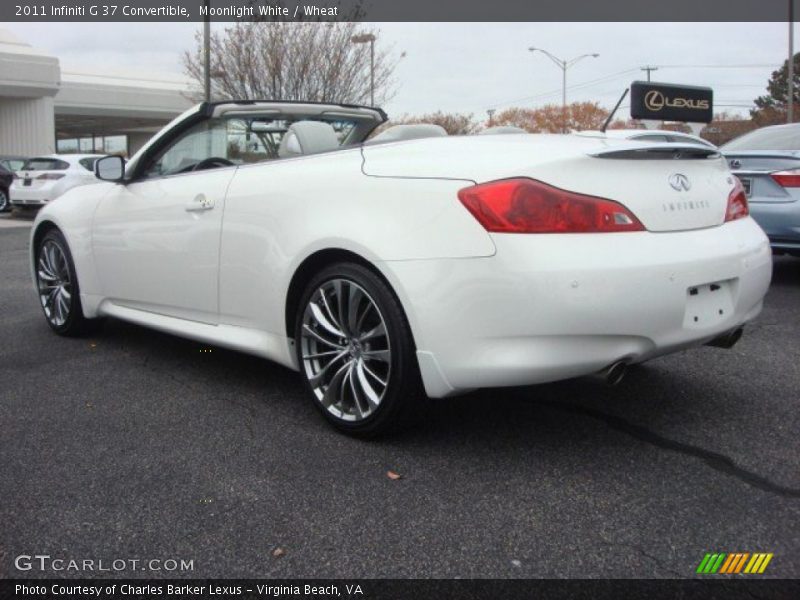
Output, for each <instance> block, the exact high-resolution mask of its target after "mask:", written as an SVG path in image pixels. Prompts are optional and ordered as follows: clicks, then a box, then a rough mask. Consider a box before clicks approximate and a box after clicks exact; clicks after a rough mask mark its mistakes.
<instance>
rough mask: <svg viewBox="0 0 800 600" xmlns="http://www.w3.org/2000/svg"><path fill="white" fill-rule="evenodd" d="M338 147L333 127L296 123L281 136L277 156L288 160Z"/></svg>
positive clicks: (316, 123) (302, 122)
mask: <svg viewBox="0 0 800 600" xmlns="http://www.w3.org/2000/svg"><path fill="white" fill-rule="evenodd" d="M338 147H339V138H338V137H337V136H336V132H335V131H334V130H333V127H332V126H331V125H329V124H328V123H323V122H321V121H297V122H296V123H292V124H291V126H290V127H289V129H288V130H287V131H286V133H285V134H283V138H282V139H281V143H280V145H279V146H278V156H279V157H281V158H288V157H290V156H299V155H301V154H316V153H317V152H328V151H329V150H336V149H337V148H338Z"/></svg>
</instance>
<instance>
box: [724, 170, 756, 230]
mask: <svg viewBox="0 0 800 600" xmlns="http://www.w3.org/2000/svg"><path fill="white" fill-rule="evenodd" d="M733 181H734V184H733V189H732V190H731V193H730V194H728V208H727V210H726V211H725V221H735V220H736V219H743V218H744V217H746V216H747V215H749V214H750V209H748V207H747V196H745V193H744V188H743V187H742V182H741V181H739V178H738V177H734V178H733Z"/></svg>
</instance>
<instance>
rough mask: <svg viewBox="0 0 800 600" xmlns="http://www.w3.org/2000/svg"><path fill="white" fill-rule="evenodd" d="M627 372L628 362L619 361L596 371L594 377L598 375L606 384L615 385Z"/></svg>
mask: <svg viewBox="0 0 800 600" xmlns="http://www.w3.org/2000/svg"><path fill="white" fill-rule="evenodd" d="M627 372H628V364H627V363H624V362H622V361H619V362H615V363H614V364H612V365H610V366H608V367H606V368H605V369H603V370H602V371H600V372H599V373H597V374H596V377H599V378H600V379H601V380H602V381H603V382H604V383H605V384H606V385H609V386H615V385H617V384H618V383H619V382H620V381H622V380H623V378H624V377H625V374H626V373H627Z"/></svg>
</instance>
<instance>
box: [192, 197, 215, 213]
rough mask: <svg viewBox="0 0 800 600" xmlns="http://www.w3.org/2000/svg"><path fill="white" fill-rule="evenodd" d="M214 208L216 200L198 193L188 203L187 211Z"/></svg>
mask: <svg viewBox="0 0 800 600" xmlns="http://www.w3.org/2000/svg"><path fill="white" fill-rule="evenodd" d="M212 208H214V201H213V200H212V199H210V198H207V197H206V195H205V194H197V196H195V197H194V200H192V201H191V202H189V203H188V204H186V211H187V212H202V211H204V210H211V209H212Z"/></svg>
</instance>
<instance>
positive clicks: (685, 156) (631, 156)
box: [589, 142, 721, 160]
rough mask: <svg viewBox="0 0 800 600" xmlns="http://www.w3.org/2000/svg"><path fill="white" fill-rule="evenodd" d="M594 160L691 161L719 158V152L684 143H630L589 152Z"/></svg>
mask: <svg viewBox="0 0 800 600" xmlns="http://www.w3.org/2000/svg"><path fill="white" fill-rule="evenodd" d="M589 156H594V157H595V158H619V159H626V160H692V159H700V158H713V157H719V156H721V155H720V152H719V150H715V149H714V148H705V147H703V146H698V145H696V144H685V143H680V142H678V143H667V142H655V143H643V142H630V143H628V144H621V145H616V144H615V145H614V146H612V147H609V148H606V149H603V150H598V151H597V152H590V153H589Z"/></svg>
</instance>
